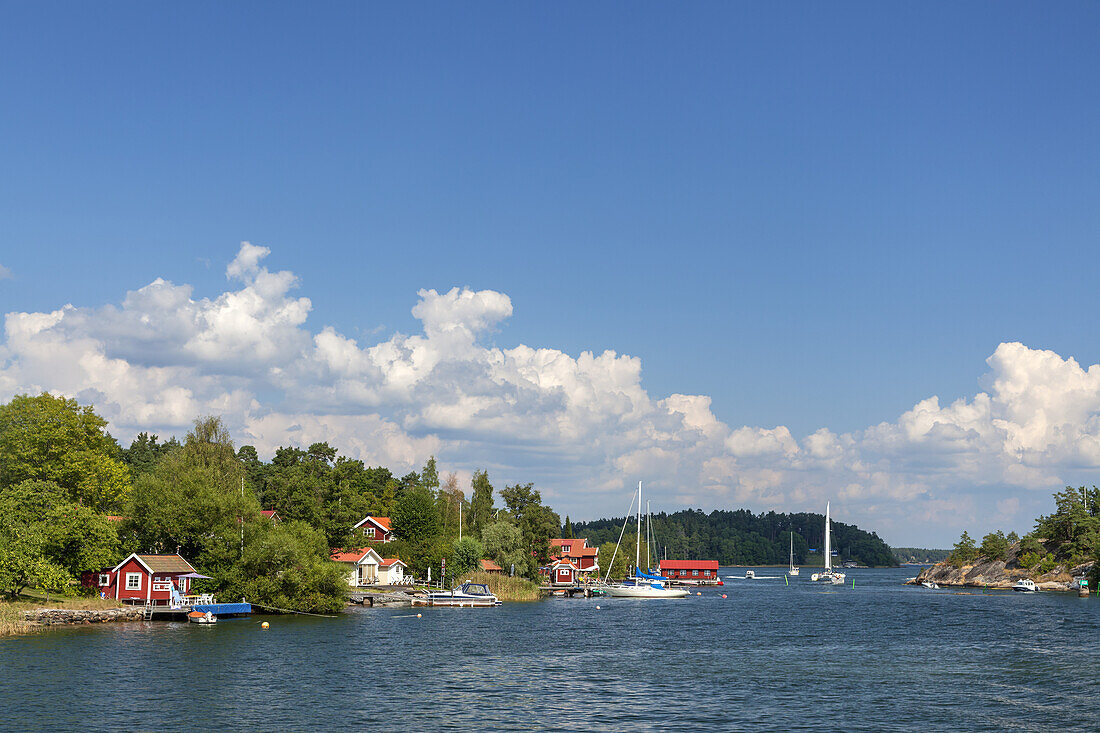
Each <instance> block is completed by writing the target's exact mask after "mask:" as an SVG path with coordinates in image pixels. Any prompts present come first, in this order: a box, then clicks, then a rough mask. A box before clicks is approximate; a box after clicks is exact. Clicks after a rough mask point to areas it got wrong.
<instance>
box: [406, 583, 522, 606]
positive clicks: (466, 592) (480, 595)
mask: <svg viewBox="0 0 1100 733" xmlns="http://www.w3.org/2000/svg"><path fill="white" fill-rule="evenodd" d="M412 604H413V605H414V606H452V607H455V608H487V607H489V606H499V605H501V602H500V600H499V599H497V597H496V596H495V595H493V594H492V593H491V592H490V591H489V586H487V585H485V584H484V583H463V584H462V585H461V586H459V587H458V588H452V589H451V590H449V591H436V592H433V593H429V594H428V595H426V596H424V597H423V598H414V599H413V602H412Z"/></svg>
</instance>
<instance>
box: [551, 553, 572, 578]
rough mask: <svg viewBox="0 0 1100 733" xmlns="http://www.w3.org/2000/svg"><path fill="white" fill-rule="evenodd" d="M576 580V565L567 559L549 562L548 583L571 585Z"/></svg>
mask: <svg viewBox="0 0 1100 733" xmlns="http://www.w3.org/2000/svg"><path fill="white" fill-rule="evenodd" d="M576 582H577V566H576V565H574V564H573V563H572V562H570V561H569V560H567V559H564V558H563V559H561V560H557V561H555V562H552V563H551V564H550V585H573V584H574V583H576Z"/></svg>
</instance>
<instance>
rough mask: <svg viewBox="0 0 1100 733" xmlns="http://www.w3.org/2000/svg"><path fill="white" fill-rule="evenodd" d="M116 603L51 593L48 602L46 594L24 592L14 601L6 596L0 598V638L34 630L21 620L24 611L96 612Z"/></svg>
mask: <svg viewBox="0 0 1100 733" xmlns="http://www.w3.org/2000/svg"><path fill="white" fill-rule="evenodd" d="M118 607H119V603H118V601H116V600H114V599H113V598H109V599H108V598H94V597H93V598H83V597H77V598H73V597H65V596H58V595H57V594H56V593H51V594H50V596H49V601H48V602H47V600H46V594H45V593H42V592H39V591H33V590H26V591H24V592H23V593H21V594H19V597H18V598H17V599H16V600H14V601H13V600H11V599H10V598H8V597H7V596H3V597H2V598H0V636H11V635H13V634H22V633H25V632H27V631H29V630H30V629H32V628H34V624H32V623H30V622H28V621H27V620H26V619H24V618H23V614H24V613H25V612H26V611H33V610H35V609H39V608H69V609H73V610H76V611H98V610H102V609H105V608H118Z"/></svg>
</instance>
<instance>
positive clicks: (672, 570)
mask: <svg viewBox="0 0 1100 733" xmlns="http://www.w3.org/2000/svg"><path fill="white" fill-rule="evenodd" d="M661 575H663V576H665V577H666V578H668V579H669V580H671V581H672V582H674V583H688V584H699V585H707V584H714V585H717V584H718V561H717V560H661Z"/></svg>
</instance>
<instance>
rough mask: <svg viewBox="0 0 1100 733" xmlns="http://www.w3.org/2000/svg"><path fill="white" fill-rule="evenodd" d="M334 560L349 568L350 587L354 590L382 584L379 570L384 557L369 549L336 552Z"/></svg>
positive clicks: (333, 556)
mask: <svg viewBox="0 0 1100 733" xmlns="http://www.w3.org/2000/svg"><path fill="white" fill-rule="evenodd" d="M332 559H333V560H335V561H336V562H338V563H341V564H343V565H345V566H346V567H347V569H348V585H350V586H351V587H352V588H356V587H358V586H360V585H374V584H375V583H379V582H381V581H380V575H381V574H380V573H379V568H380V567H381V565H382V556H381V555H379V554H378V553H377V552H375V551H374V550H372V549H371V548H369V547H366V548H363V549H361V550H348V551H347V552H336V553H333V555H332Z"/></svg>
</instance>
